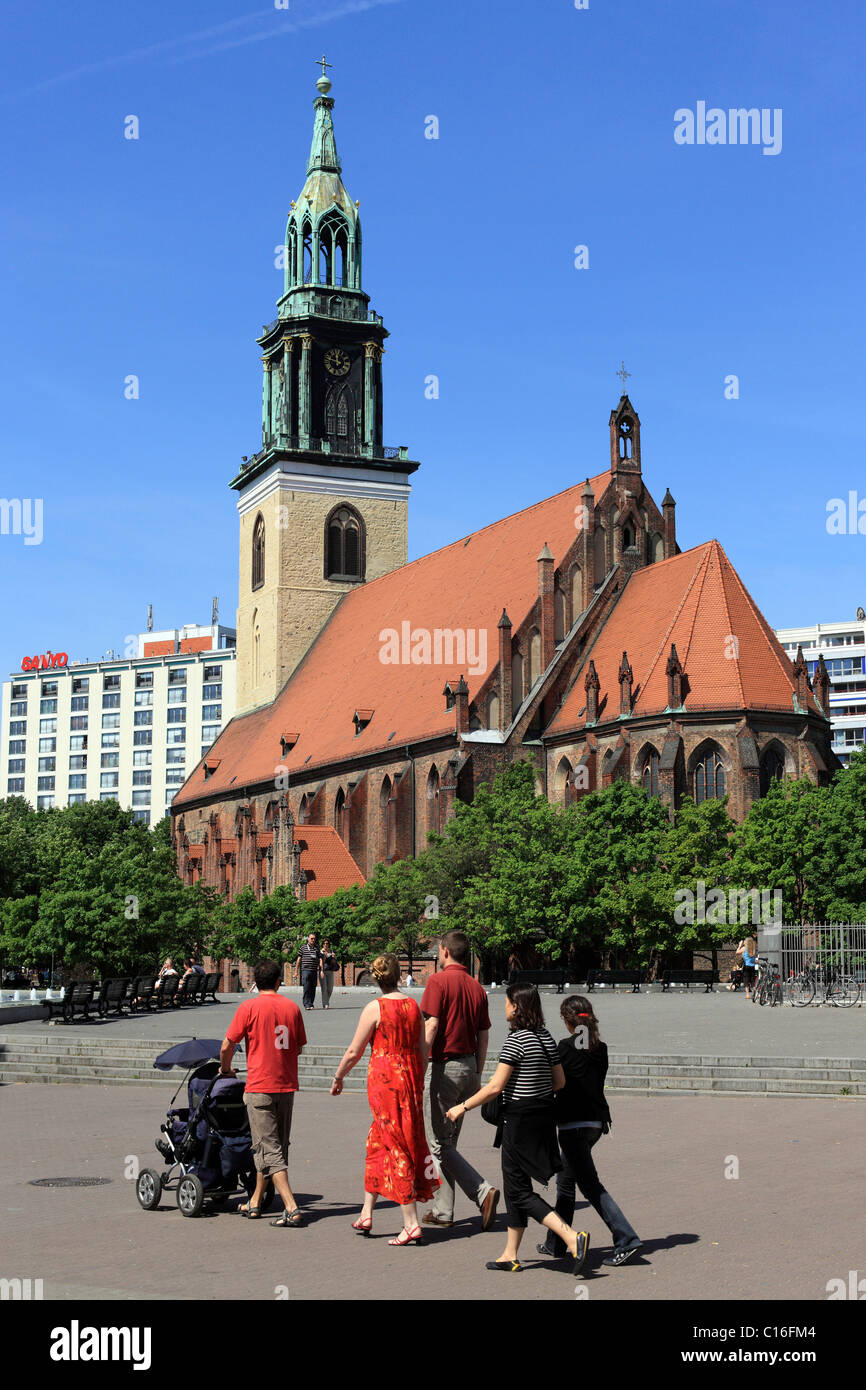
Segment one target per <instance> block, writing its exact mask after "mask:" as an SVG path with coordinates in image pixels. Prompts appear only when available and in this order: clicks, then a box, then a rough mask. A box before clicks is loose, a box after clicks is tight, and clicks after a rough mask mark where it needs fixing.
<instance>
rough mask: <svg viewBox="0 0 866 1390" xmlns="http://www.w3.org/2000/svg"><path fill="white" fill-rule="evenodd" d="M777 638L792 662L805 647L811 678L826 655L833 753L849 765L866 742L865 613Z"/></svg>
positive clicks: (783, 630) (781, 632) (859, 611)
mask: <svg viewBox="0 0 866 1390" xmlns="http://www.w3.org/2000/svg"><path fill="white" fill-rule="evenodd" d="M776 636H777V637H778V639H779V641H780V642H781V644H782V646H783V647H784V648H785V651H786V652H787V653H788V655H789V656H790V657H791V660H792V661H793V660H794V659H795V658H796V655H797V648H798V646H800V647H802V648H803V657H804V659H805V661H806V663H807V665H808V667H809V678H810V679H811V678H812V677H813V676H814V674H815V666H816V665H817V662H818V657H819V656H820V655H821V654H822V653H823V656H824V661H825V663H826V666H827V670H828V672H829V675H830V721H831V724H832V726H833V752H834V753H835V754H836V757H837V758H838V759H839V761H840V762H842V763H847V762H848V760H849V759H850V757H851V754H852V753H853V752H855V751H856V749H858V748H862V747H863V744H864V743H866V613H864V610H863V609H862V608H858V609H857V617H856V619H855V620H854V622H853V623H813V624H812V625H811V626H810V627H785V628H779V629H778V630H777V632H776Z"/></svg>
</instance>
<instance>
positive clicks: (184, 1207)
mask: <svg viewBox="0 0 866 1390" xmlns="http://www.w3.org/2000/svg"><path fill="white" fill-rule="evenodd" d="M177 1204H178V1206H179V1207H180V1209H181V1211H182V1212H183V1214H184V1216H198V1214H199V1212H200V1211H201V1209H202V1207H203V1206H204V1187H203V1186H202V1183H201V1179H200V1178H197V1177H196V1176H195V1174H194V1173H187V1175H186V1177H185V1178H181V1180H180V1182H179V1183H178V1188H177Z"/></svg>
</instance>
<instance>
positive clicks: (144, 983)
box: [127, 975, 157, 1013]
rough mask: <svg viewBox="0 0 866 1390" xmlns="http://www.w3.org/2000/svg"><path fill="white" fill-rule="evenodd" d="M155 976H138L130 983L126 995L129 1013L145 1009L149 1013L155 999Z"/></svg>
mask: <svg viewBox="0 0 866 1390" xmlns="http://www.w3.org/2000/svg"><path fill="white" fill-rule="evenodd" d="M156 979H157V977H156V975H139V976H137V978H136V979H134V980H133V981H132V983H131V984H130V986H129V992H128V994H127V1002H128V1003H129V1008H130V1012H131V1013H136V1012H137V1011H138V1010H139V1009H146V1010H147V1012H148V1013H150V1011H151V1009H152V1008H153V1005H154V1003H155V1001H156V999H157V993H156Z"/></svg>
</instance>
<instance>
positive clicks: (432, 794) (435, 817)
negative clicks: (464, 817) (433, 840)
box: [427, 767, 442, 834]
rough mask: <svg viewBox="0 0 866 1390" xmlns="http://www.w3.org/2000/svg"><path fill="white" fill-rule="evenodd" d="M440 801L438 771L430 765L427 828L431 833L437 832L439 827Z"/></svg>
mask: <svg viewBox="0 0 866 1390" xmlns="http://www.w3.org/2000/svg"><path fill="white" fill-rule="evenodd" d="M441 816H442V803H441V784H440V781H439V773H438V772H437V771H436V768H435V767H431V769H430V775H429V777H428V778H427V829H428V831H429V832H431V833H436V834H438V833H439V830H440V828H441Z"/></svg>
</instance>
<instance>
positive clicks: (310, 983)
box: [301, 970, 319, 1009]
mask: <svg viewBox="0 0 866 1390" xmlns="http://www.w3.org/2000/svg"><path fill="white" fill-rule="evenodd" d="M318 978H319V975H318V971H316V970H305V971H304V973H303V975H302V976H301V984H302V985H303V987H304V1008H305V1009H311V1008H312V1007H313V1005H314V1004H315V1002H316V981H317V980H318Z"/></svg>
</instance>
